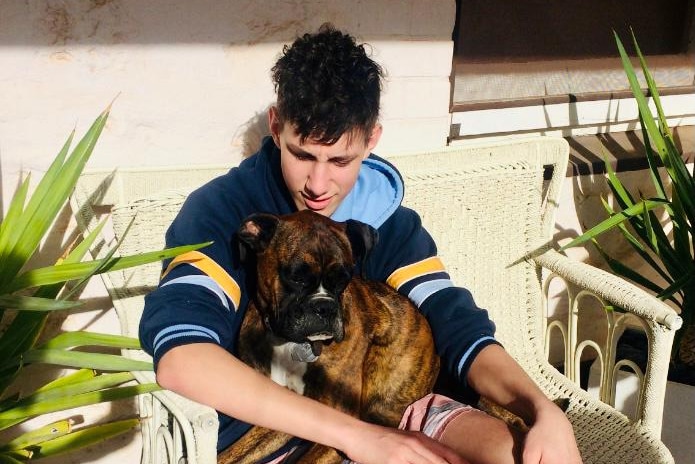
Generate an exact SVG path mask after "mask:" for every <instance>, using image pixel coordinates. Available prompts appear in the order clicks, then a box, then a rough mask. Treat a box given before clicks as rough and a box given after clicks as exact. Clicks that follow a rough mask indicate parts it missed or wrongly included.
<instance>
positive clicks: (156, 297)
mask: <svg viewBox="0 0 695 464" xmlns="http://www.w3.org/2000/svg"><path fill="white" fill-rule="evenodd" d="M403 188H404V187H403V181H402V179H401V177H400V174H399V173H398V171H397V170H396V169H395V168H394V167H393V166H392V165H391V164H389V163H388V162H387V161H385V160H383V159H381V158H379V157H377V156H375V155H370V156H369V157H368V158H367V159H365V160H364V161H363V162H362V166H361V169H360V174H359V177H358V180H357V182H356V184H355V186H354V188H353V189H352V190H351V192H350V193H349V194H348V195H347V197H346V198H345V199H344V200H343V202H342V203H341V204H340V206H339V207H338V209H337V210H336V211H335V213H334V214H333V215H332V218H333V219H335V220H337V221H345V220H347V219H356V220H359V221H362V222H364V223H367V224H369V225H371V226H372V227H374V228H375V229H377V231H378V236H379V240H378V242H377V244H376V246H375V248H374V249H373V250H372V251H371V253H370V255H369V259H368V260H367V262H366V263H365V269H364V272H365V273H366V277H367V278H368V279H372V280H379V281H382V282H386V283H387V284H389V285H390V286H392V287H393V288H395V289H397V290H398V291H399V292H400V293H402V294H403V295H406V296H408V297H409V298H410V299H411V300H412V301H413V302H414V303H415V304H416V305H417V307H418V308H419V309H420V311H421V312H422V313H423V314H424V315H425V316H426V317H427V320H428V321H429V323H430V326H431V328H432V333H433V335H434V340H435V344H436V348H437V352H438V354H439V355H440V357H441V359H442V368H443V369H445V370H446V371H447V372H448V373H449V374H450V375H451V376H453V377H454V378H456V379H458V380H459V382H460V383H461V384H463V385H465V383H466V374H467V372H468V368H469V366H470V364H471V362H472V360H473V359H474V358H475V356H476V354H477V353H478V352H479V351H480V350H481V349H482V348H483V347H485V346H487V345H489V344H492V343H497V342H496V341H495V339H494V324H493V323H492V322H491V321H490V320H489V318H488V315H487V311H485V310H482V309H480V308H478V307H477V306H476V305H475V302H474V301H473V298H472V296H471V294H470V292H469V291H468V290H466V289H464V288H460V287H456V286H454V284H453V283H452V281H451V280H450V278H449V275H448V274H447V272H446V269H445V268H444V266H443V264H442V262H441V261H440V260H439V258H438V257H437V248H436V246H435V243H434V241H433V240H432V237H431V236H430V235H429V234H428V233H427V231H426V230H425V229H424V228H423V227H422V224H421V220H420V217H419V216H418V215H417V213H415V212H414V211H413V210H411V209H408V208H406V207H404V206H402V205H401V201H402V199H403ZM295 210H296V207H295V205H294V202H293V201H292V198H291V197H290V195H289V192H288V191H287V188H286V186H285V183H284V181H283V178H282V173H281V171H280V152H279V150H278V149H277V147H276V146H275V144H274V143H273V140H272V139H271V138H267V139H265V140H264V142H263V145H262V147H261V150H260V151H259V152H258V153H256V154H255V155H254V156H251V157H249V158H248V159H246V160H244V161H243V162H242V163H241V164H240V165H239V166H238V167H236V168H233V169H231V170H230V171H229V173H227V174H225V175H223V176H220V177H218V178H216V179H214V180H212V181H210V182H209V183H207V184H206V185H204V186H203V187H201V188H199V189H198V190H196V191H195V192H193V193H192V194H191V195H190V196H189V197H188V199H187V200H186V202H185V203H184V205H183V207H182V209H181V212H180V213H179V215H178V216H177V218H176V219H175V220H174V222H173V223H172V224H171V226H170V228H169V229H168V231H167V234H166V244H167V246H168V247H173V246H178V245H186V244H191V243H200V242H206V241H211V240H212V241H213V242H214V243H213V244H212V245H210V246H208V247H205V248H203V249H201V250H199V251H198V252H192V253H188V254H186V255H182V256H179V257H177V258H176V259H174V260H173V261H171V260H170V261H167V262H165V263H164V269H165V275H164V277H163V278H162V280H161V283H160V285H159V288H157V289H156V290H155V291H153V292H152V293H150V294H149V295H148V296H147V297H146V299H145V310H144V314H143V316H142V319H141V323H140V340H141V343H142V346H143V348H144V349H145V351H147V352H148V353H149V354H151V355H152V356H153V358H154V362H155V366H157V363H158V362H159V359H161V357H162V355H164V353H166V352H167V351H168V350H170V349H171V348H173V347H175V346H178V345H183V344H189V343H197V342H207V343H217V344H219V345H220V346H222V347H224V348H225V349H226V350H228V351H229V352H230V353H232V354H234V353H235V349H236V340H237V336H238V333H239V328H240V326H241V321H242V319H243V317H244V314H245V311H246V307H247V304H248V301H249V295H248V293H247V292H246V290H245V288H244V282H245V276H244V271H243V269H242V267H241V266H240V264H239V263H238V260H237V258H236V256H237V253H236V250H235V249H234V248H235V247H234V245H233V244H234V243H235V241H234V234H235V232H236V231H237V229H238V227H239V226H240V224H241V222H242V221H243V220H244V219H245V218H246V217H247V216H249V215H250V214H253V213H259V212H265V213H273V214H287V213H291V212H293V211H295ZM229 381H230V382H233V381H234V379H229ZM248 428H249V425H248V424H245V423H243V422H241V421H238V420H235V419H233V418H229V417H227V416H224V415H220V437H219V443H218V449H220V450H222V449H224V448H226V447H227V446H229V445H230V444H231V443H233V442H234V441H235V440H237V439H238V438H239V437H240V436H241V435H242V434H243V433H244V432H246V431H247V430H248Z"/></svg>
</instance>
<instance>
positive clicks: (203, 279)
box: [162, 275, 229, 311]
mask: <svg viewBox="0 0 695 464" xmlns="http://www.w3.org/2000/svg"><path fill="white" fill-rule="evenodd" d="M172 284H191V285H200V286H201V287H205V288H207V289H208V290H210V291H211V292H212V293H214V294H215V295H217V297H218V298H219V299H220V301H221V302H222V305H224V307H225V308H227V311H229V301H228V300H227V295H225V293H224V291H222V289H221V288H220V286H219V285H218V284H217V282H215V281H214V280H213V279H212V278H211V277H210V276H206V275H187V276H183V277H177V278H176V279H171V280H170V281H168V282H165V283H163V284H162V287H166V286H167V285H172Z"/></svg>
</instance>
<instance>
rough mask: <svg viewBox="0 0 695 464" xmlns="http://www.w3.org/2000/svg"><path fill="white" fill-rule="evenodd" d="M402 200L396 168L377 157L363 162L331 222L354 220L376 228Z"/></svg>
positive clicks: (400, 185)
mask: <svg viewBox="0 0 695 464" xmlns="http://www.w3.org/2000/svg"><path fill="white" fill-rule="evenodd" d="M401 201H403V180H402V179H401V176H400V174H399V173H398V171H397V170H396V168H395V167H394V166H393V165H391V164H390V163H389V162H388V161H386V160H384V159H382V158H379V157H378V156H376V155H373V154H372V155H370V156H369V157H368V158H367V159H365V160H364V161H362V166H361V168H360V173H359V175H358V177H357V182H356V183H355V186H354V187H353V188H352V190H351V191H350V193H349V194H348V195H347V196H346V197H345V198H344V199H343V201H342V203H341V204H340V206H338V209H336V210H335V212H334V213H333V214H332V215H331V219H333V220H335V221H339V222H344V221H347V220H348V219H355V220H358V221H361V222H364V223H365V224H369V225H370V226H372V227H374V228H375V229H378V228H379V227H380V226H381V225H382V224H383V223H384V222H386V220H387V219H388V218H389V217H390V216H391V215H392V214H393V213H394V211H396V209H398V207H399V206H400V204H401Z"/></svg>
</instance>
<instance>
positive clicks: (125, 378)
mask: <svg viewBox="0 0 695 464" xmlns="http://www.w3.org/2000/svg"><path fill="white" fill-rule="evenodd" d="M134 378H135V377H134V376H133V374H132V373H130V372H117V373H115V374H100V375H97V376H96V377H93V378H91V379H86V380H83V381H81V382H73V383H70V384H67V385H60V386H55V385H54V386H52V387H50V388H46V387H44V388H42V389H40V390H37V391H36V392H34V393H32V394H31V395H29V396H27V397H26V398H22V399H21V400H19V401H16V402H14V403H13V404H12V408H18V407H24V406H27V405H31V404H35V403H42V402H45V401H48V400H53V399H60V398H67V397H70V396H75V395H80V394H82V393H89V392H95V391H99V390H104V389H106V388H112V387H116V386H118V385H121V384H124V383H126V382H130V381H131V380H133V379H134Z"/></svg>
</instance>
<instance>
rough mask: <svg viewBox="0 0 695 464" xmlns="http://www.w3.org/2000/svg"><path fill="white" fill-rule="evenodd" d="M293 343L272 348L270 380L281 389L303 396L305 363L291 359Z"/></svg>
mask: <svg viewBox="0 0 695 464" xmlns="http://www.w3.org/2000/svg"><path fill="white" fill-rule="evenodd" d="M293 345H294V343H284V344H282V345H277V346H274V347H273V357H272V359H271V360H270V378H271V379H272V380H273V381H274V382H275V383H278V384H280V385H282V386H283V387H287V388H289V389H290V390H292V391H295V392H297V393H299V394H300V395H303V394H304V380H303V377H304V373H305V372H306V369H307V363H305V362H300V361H295V360H293V359H292V347H293Z"/></svg>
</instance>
